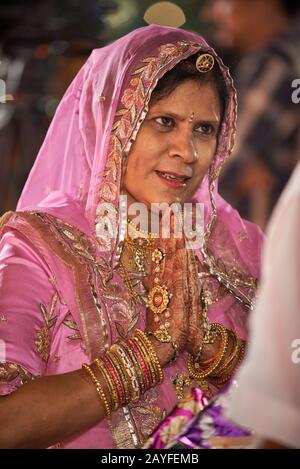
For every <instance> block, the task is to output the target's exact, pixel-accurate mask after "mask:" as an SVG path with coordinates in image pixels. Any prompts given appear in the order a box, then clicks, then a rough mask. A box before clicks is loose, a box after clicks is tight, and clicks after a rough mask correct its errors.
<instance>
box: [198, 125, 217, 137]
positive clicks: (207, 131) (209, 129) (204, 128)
mask: <svg viewBox="0 0 300 469" xmlns="http://www.w3.org/2000/svg"><path fill="white" fill-rule="evenodd" d="M195 131H196V132H197V133H200V134H204V135H211V134H213V133H214V131H215V129H214V127H213V126H212V125H211V124H201V125H198V126H197V127H196V128H195Z"/></svg>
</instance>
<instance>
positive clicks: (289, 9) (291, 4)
mask: <svg viewBox="0 0 300 469" xmlns="http://www.w3.org/2000/svg"><path fill="white" fill-rule="evenodd" d="M280 5H281V8H282V9H283V10H284V12H285V13H286V14H287V15H288V16H290V17H291V18H293V17H294V15H296V14H297V13H298V12H300V5H299V3H298V2H297V1H295V0H280Z"/></svg>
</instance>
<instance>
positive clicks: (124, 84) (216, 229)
mask: <svg viewBox="0 0 300 469" xmlns="http://www.w3.org/2000/svg"><path fill="white" fill-rule="evenodd" d="M200 50H201V51H202V50H203V51H210V53H212V54H214V55H215V53H214V51H213V50H212V49H210V48H209V46H208V45H207V44H206V42H205V41H204V40H203V39H202V38H201V37H200V36H198V35H196V34H192V33H189V32H186V31H183V30H180V29H176V28H166V27H160V26H154V25H152V26H148V27H145V28H141V29H138V30H136V31H133V32H132V33H130V34H128V35H127V36H125V37H123V38H121V39H119V40H118V41H115V42H114V43H112V44H110V45H108V46H106V47H104V48H102V49H99V50H95V51H93V53H92V54H91V56H90V58H89V59H88V61H87V62H86V64H85V65H84V66H83V68H82V69H81V70H80V72H79V73H78V75H77V76H76V78H75V79H74V81H73V83H72V84H71V86H70V87H69V89H68V90H67V92H66V94H65V96H64V97H63V99H62V101H61V103H60V105H59V107H58V109H57V112H56V114H55V117H54V119H53V122H52V124H51V126H50V129H49V131H48V133H47V136H46V138H45V141H44V144H43V146H42V148H41V150H40V153H39V155H38V157H37V160H36V163H35V165H34V167H33V169H32V171H31V173H30V176H29V178H28V181H27V183H26V186H25V188H24V191H23V194H22V196H21V198H20V201H19V204H18V212H17V213H15V214H12V215H11V216H10V218H9V217H8V218H7V220H6V221H5V220H3V221H2V224H3V228H2V231H3V234H4V235H3V237H2V241H1V254H0V262H1V264H0V265H1V267H0V269H1V270H0V275H1V276H0V282H1V283H0V285H1V297H0V319H1V314H2V315H3V320H1V321H0V338H1V339H2V345H3V343H4V346H3V348H6V350H5V357H4V356H2V359H1V357H0V361H2V362H3V363H2V366H1V367H0V373H1V374H0V389H1V392H2V394H5V393H7V392H11V391H12V390H14V389H15V388H16V387H17V386H19V385H20V384H22V383H23V382H25V381H26V379H30V378H31V377H32V376H39V375H43V374H57V373H63V372H65V371H68V370H74V369H78V368H79V367H80V366H81V364H82V363H83V362H86V361H89V360H91V359H93V358H94V357H95V356H96V355H97V354H100V353H101V352H103V350H104V349H105V347H107V346H109V344H111V343H112V342H113V341H115V340H116V339H117V338H118V337H119V334H120V331H123V332H124V331H125V332H126V333H130V332H131V331H132V328H133V325H132V324H133V323H134V326H138V327H141V328H144V322H145V320H144V317H145V315H144V314H143V313H144V311H139V312H138V313H139V314H138V316H137V317H136V318H133V317H132V313H131V312H130V311H131V310H130V304H129V299H128V292H127V290H126V287H125V286H124V284H123V282H122V280H121V279H120V277H119V276H118V274H117V273H116V271H115V269H114V268H115V266H116V264H117V262H118V256H119V255H120V252H121V249H122V241H123V240H122V234H121V233H119V232H118V233H117V237H116V239H112V240H111V241H110V242H109V243H107V241H105V240H103V239H102V237H101V235H99V233H98V231H97V226H98V223H99V221H101V220H99V212H98V211H97V208H99V203H103V202H106V203H110V204H111V206H113V207H114V214H118V212H119V201H118V196H119V193H120V181H121V174H122V162H123V161H124V158H126V157H127V155H128V152H129V151H130V146H131V144H132V142H133V141H134V138H135V136H136V134H137V132H138V129H139V127H140V125H141V123H142V121H143V119H144V117H145V115H146V113H147V108H148V103H149V99H150V95H151V92H152V90H153V89H154V87H155V85H156V83H157V81H158V79H159V78H161V76H163V74H164V73H166V71H168V70H169V69H171V68H172V67H174V66H175V65H176V63H178V62H179V61H180V60H183V59H184V58H186V57H188V56H189V55H192V54H195V53H197V52H199V51H200ZM215 57H216V60H217V61H218V63H219V65H220V67H221V69H222V72H223V74H224V78H225V80H226V83H227V86H228V93H229V99H228V103H227V108H226V113H225V118H224V121H223V124H222V130H221V135H220V139H219V140H220V141H219V146H218V149H217V154H216V158H215V160H214V163H213V164H212V167H211V168H210V172H209V174H208V175H207V177H206V178H205V180H204V181H203V183H202V185H201V187H200V188H199V190H198V192H197V194H196V195H195V197H194V199H195V201H200V202H203V203H204V204H205V220H206V228H207V229H208V231H207V242H206V250H203V251H201V250H199V251H197V255H198V256H199V258H200V259H201V260H204V261H205V262H206V263H207V265H208V269H209V270H210V275H209V276H208V277H207V279H205V288H206V289H207V291H208V292H209V294H210V295H211V297H212V301H211V305H210V307H209V317H210V319H211V320H212V321H219V322H222V323H223V324H225V325H226V326H228V327H231V328H236V329H237V331H238V333H239V334H240V336H242V337H243V338H245V337H246V320H247V314H248V313H247V308H245V306H244V305H243V304H242V303H241V302H240V301H238V300H237V299H236V296H241V295H246V296H247V297H249V298H250V299H251V297H252V296H253V294H254V283H255V279H256V278H257V277H258V275H259V264H260V247H261V241H262V236H261V233H260V231H259V230H258V229H257V228H256V227H255V226H254V225H252V224H250V223H248V222H245V221H243V220H241V218H240V217H239V215H238V214H237V212H236V211H235V210H234V209H232V208H231V207H230V206H229V205H228V204H227V203H226V202H225V201H224V200H223V199H222V198H221V197H220V196H219V195H218V194H217V193H216V187H217V186H216V182H217V177H218V174H219V171H220V168H221V166H222V164H223V163H224V161H225V159H226V158H227V157H228V156H229V153H230V151H231V147H232V144H233V138H234V132H235V118H236V98H235V91H234V88H233V85H232V81H231V78H230V76H229V74H228V70H227V68H226V67H225V66H224V65H223V64H222V62H221V61H220V59H219V58H218V57H217V56H216V55H215ZM209 187H210V188H211V194H210V193H209ZM213 192H214V197H215V201H216V213H217V219H216V222H215V224H214V226H213V225H212V224H211V221H212V218H211V217H212V216H213V215H214V210H213V207H214V198H213V196H212V193H213ZM108 216H109V215H108ZM210 227H211V231H212V233H211V234H209V231H210V230H209V228H210ZM103 243H106V245H105V247H106V249H105V250H103ZM100 247H101V249H100ZM207 253H209V256H208V255H207ZM203 256H204V257H203ZM20 279H22V285H25V290H24V288H23V287H22V290H21V291H20V292H18V296H17V297H16V289H17V288H19V284H20V283H21V282H20ZM221 284H226V285H227V287H226V288H227V289H225V290H224V288H223V289H222V288H220V286H221ZM221 290H222V294H221V293H220V292H221ZM45 311H46V312H45ZM133 319H134V321H133ZM0 350H1V349H0ZM185 362H186V355H185V353H183V354H182V355H181V356H180V357H179V359H178V360H177V362H176V363H175V364H174V365H172V366H169V367H168V368H166V370H165V380H164V382H163V383H162V384H161V385H160V386H159V387H157V388H156V389H155V390H151V391H150V392H148V393H146V395H145V396H144V398H143V400H142V401H141V402H139V403H135V404H132V405H129V406H127V408H125V409H121V410H120V411H118V412H115V413H114V415H113V419H112V422H111V425H110V427H109V426H108V423H107V422H106V421H102V422H100V423H99V424H98V425H96V426H95V427H93V428H92V429H90V430H88V431H86V432H84V433H83V434H82V435H79V436H75V437H74V438H72V439H70V440H69V441H65V442H62V443H61V446H63V447H69V448H74V447H78V448H79V447H90V448H110V447H113V446H116V447H124V448H125V447H128V448H129V447H139V446H141V444H142V443H143V441H145V439H146V438H147V436H148V435H149V434H151V432H152V431H153V429H154V428H155V426H156V425H157V424H158V423H159V421H160V420H162V419H163V418H164V416H165V415H166V412H168V411H170V410H171V409H172V407H173V406H174V404H175V402H176V395H175V391H174V386H173V385H172V383H171V377H172V376H174V375H175V373H176V372H177V371H179V370H185ZM0 365H1V364H0ZM1 383H3V384H1Z"/></svg>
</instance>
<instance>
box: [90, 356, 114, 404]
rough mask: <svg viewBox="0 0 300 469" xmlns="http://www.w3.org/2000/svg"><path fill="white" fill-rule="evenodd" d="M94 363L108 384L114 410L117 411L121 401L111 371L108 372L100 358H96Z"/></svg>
mask: <svg viewBox="0 0 300 469" xmlns="http://www.w3.org/2000/svg"><path fill="white" fill-rule="evenodd" d="M94 363H95V364H96V365H97V367H98V369H99V371H100V372H101V374H102V375H103V376H104V379H105V381H106V383H107V388H108V391H109V393H110V395H111V397H112V401H113V410H117V409H118V408H119V407H120V401H119V398H118V391H117V389H116V387H115V382H114V380H113V379H112V377H111V375H110V373H109V371H108V370H107V368H106V366H105V365H104V363H103V362H102V361H101V360H100V359H99V358H95V360H94Z"/></svg>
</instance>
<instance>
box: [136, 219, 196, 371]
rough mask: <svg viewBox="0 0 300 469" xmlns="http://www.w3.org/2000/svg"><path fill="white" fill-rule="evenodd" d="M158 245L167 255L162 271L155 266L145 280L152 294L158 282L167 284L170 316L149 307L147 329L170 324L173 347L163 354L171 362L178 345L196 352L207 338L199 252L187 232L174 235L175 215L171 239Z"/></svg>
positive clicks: (168, 312)
mask: <svg viewBox="0 0 300 469" xmlns="http://www.w3.org/2000/svg"><path fill="white" fill-rule="evenodd" d="M155 248H157V249H159V250H160V251H161V252H162V253H163V254H164V258H163V260H162V262H161V264H160V269H159V273H157V272H155V268H153V269H152V272H151V274H150V275H149V276H148V277H146V278H145V279H144V286H145V288H146V289H147V291H148V293H149V292H151V290H152V288H153V287H155V286H156V285H159V286H165V287H166V288H167V291H168V292H169V294H170V300H169V304H168V308H167V317H165V316H166V314H165V312H163V313H159V314H155V313H154V312H153V311H152V309H151V308H148V309H147V320H146V332H148V333H149V332H150V333H151V334H152V333H153V332H155V331H158V330H159V329H160V328H161V326H162V327H164V324H166V325H167V330H168V334H169V336H170V338H171V339H172V342H173V347H172V346H171V345H169V347H165V348H164V352H163V355H164V356H163V357H160V358H161V360H162V362H163V363H167V362H168V361H170V360H171V359H172V357H174V354H175V353H174V352H175V351H174V344H175V346H176V349H177V352H178V353H180V352H182V351H184V350H186V351H187V352H189V353H190V354H193V355H196V354H197V352H198V350H199V348H200V345H201V342H202V337H203V324H202V313H201V304H200V292H199V286H198V278H197V267H196V259H195V255H194V253H193V250H192V249H187V247H186V243H185V238H184V235H183V234H182V236H181V237H175V236H174V220H172V218H171V236H170V238H167V239H164V238H158V239H157V240H156V243H155ZM153 267H154V264H153ZM157 280H158V281H157Z"/></svg>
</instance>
